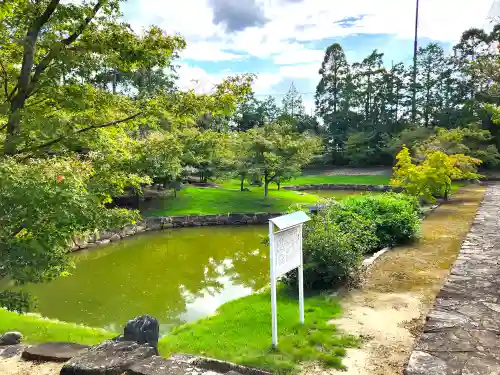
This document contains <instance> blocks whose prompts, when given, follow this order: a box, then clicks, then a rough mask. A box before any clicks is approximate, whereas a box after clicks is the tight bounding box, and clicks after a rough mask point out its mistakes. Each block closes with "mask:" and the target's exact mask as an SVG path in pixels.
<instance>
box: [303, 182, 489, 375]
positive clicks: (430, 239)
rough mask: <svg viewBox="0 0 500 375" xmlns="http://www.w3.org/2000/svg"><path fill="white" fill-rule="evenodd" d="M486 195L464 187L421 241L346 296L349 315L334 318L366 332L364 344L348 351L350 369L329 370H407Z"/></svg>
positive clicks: (392, 373) (395, 253) (388, 258)
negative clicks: (418, 338)
mask: <svg viewBox="0 0 500 375" xmlns="http://www.w3.org/2000/svg"><path fill="white" fill-rule="evenodd" d="M483 195H484V188H482V187H468V188H466V189H462V190H461V191H460V192H459V193H457V194H456V195H455V197H454V200H453V202H451V203H447V204H444V205H442V206H440V207H439V208H438V209H437V210H436V211H434V212H433V213H432V214H431V215H430V216H429V217H428V218H427V219H426V220H425V221H424V222H423V224H422V230H421V238H420V240H419V242H418V243H416V244H414V245H412V246H405V247H400V248H397V249H394V250H392V251H390V252H388V253H386V254H384V255H383V256H382V257H381V258H380V259H379V260H378V261H377V262H376V263H375V265H374V266H373V267H372V268H371V269H370V271H369V272H368V273H367V275H366V278H365V280H364V287H363V288H361V289H359V290H355V291H352V292H349V293H347V294H346V295H345V296H344V297H343V303H342V305H343V309H344V311H345V315H344V317H343V318H341V319H338V320H335V321H332V323H334V324H336V325H337V326H338V327H339V328H340V329H342V330H344V331H345V332H347V333H351V334H356V335H359V336H361V337H362V339H363V344H362V345H361V347H360V348H359V349H350V350H348V351H347V356H346V358H345V360H344V364H345V365H346V367H347V371H346V372H338V371H328V373H330V374H337V373H342V374H345V375H396V374H398V375H399V374H402V373H403V368H404V366H405V364H406V361H407V360H408V357H409V354H410V351H411V349H412V347H413V343H414V341H415V337H417V336H418V335H419V332H420V330H421V329H422V327H423V324H424V321H425V316H426V315H427V312H428V311H429V309H430V307H431V305H432V304H433V303H434V299H435V296H436V294H437V293H438V292H439V290H440V289H441V286H442V285H443V283H444V281H445V279H446V276H447V275H448V273H449V269H450V268H451V265H452V264H453V263H454V261H455V259H456V257H457V254H458V252H459V250H460V245H461V242H462V240H463V238H464V237H465V235H466V234H467V232H468V230H469V227H470V224H471V222H472V220H473V218H474V216H475V214H476V211H477V208H478V207H479V204H480V202H481V200H482V198H483ZM318 370H319V369H318ZM313 372H315V373H325V371H324V370H323V371H313ZM307 373H311V371H310V370H309V371H307Z"/></svg>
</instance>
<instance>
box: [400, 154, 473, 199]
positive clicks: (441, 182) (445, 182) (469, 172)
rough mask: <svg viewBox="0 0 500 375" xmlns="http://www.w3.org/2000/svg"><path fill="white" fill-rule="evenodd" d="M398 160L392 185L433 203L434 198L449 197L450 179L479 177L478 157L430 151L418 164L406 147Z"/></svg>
mask: <svg viewBox="0 0 500 375" xmlns="http://www.w3.org/2000/svg"><path fill="white" fill-rule="evenodd" d="M396 159H397V163H396V166H395V167H394V175H393V178H392V180H391V185H392V186H395V187H402V188H404V190H405V191H406V192H407V193H409V194H411V195H415V196H418V197H419V198H421V199H423V200H424V201H428V202H433V201H435V197H444V198H445V199H448V197H449V195H450V192H451V183H452V181H453V180H478V179H479V178H480V177H481V176H480V175H479V174H478V173H477V168H478V167H479V165H480V164H481V160H479V159H476V158H473V157H471V156H466V155H463V154H456V155H446V154H445V153H444V152H441V151H433V150H429V151H427V152H426V153H425V158H424V160H423V161H422V163H420V164H414V163H413V162H412V160H411V156H410V151H409V150H408V148H407V147H403V149H402V150H401V151H400V152H399V154H398V155H397V156H396Z"/></svg>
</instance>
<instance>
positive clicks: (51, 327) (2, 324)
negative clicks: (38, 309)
mask: <svg viewBox="0 0 500 375" xmlns="http://www.w3.org/2000/svg"><path fill="white" fill-rule="evenodd" d="M7 331H19V332H21V333H22V334H23V336H24V341H25V342H27V343H39V342H46V341H65V342H77V343H80V344H87V345H95V344H98V343H100V342H102V341H104V340H107V339H110V338H113V337H116V336H117V334H116V333H112V332H108V331H105V330H102V329H97V328H88V327H84V326H81V325H77V324H72V323H65V322H59V321H55V320H48V319H43V318H40V317H38V316H36V315H19V314H16V313H14V312H10V311H7V310H4V309H1V308H0V332H7Z"/></svg>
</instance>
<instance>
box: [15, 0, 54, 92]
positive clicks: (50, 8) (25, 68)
mask: <svg viewBox="0 0 500 375" xmlns="http://www.w3.org/2000/svg"><path fill="white" fill-rule="evenodd" d="M59 2H60V0H52V1H51V2H50V3H49V5H47V8H45V11H44V12H43V13H42V14H41V16H40V17H38V18H36V19H35V21H34V22H33V24H32V25H31V27H30V28H29V29H28V32H27V33H26V37H25V40H24V52H23V62H22V65H21V73H20V74H19V78H18V81H17V84H16V86H15V87H14V88H13V89H12V91H11V93H10V94H9V95H8V97H7V99H8V100H11V99H12V98H13V97H14V94H15V92H16V91H18V90H21V92H22V94H23V95H27V93H28V85H29V80H30V74H31V70H32V69H33V61H34V59H35V46H36V42H37V39H38V34H39V33H40V30H41V28H42V27H43V25H45V24H46V23H47V21H48V20H49V18H50V17H51V16H52V14H53V13H54V12H55V10H56V8H57V6H58V5H59ZM18 95H19V92H18Z"/></svg>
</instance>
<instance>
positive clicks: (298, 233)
mask: <svg viewBox="0 0 500 375" xmlns="http://www.w3.org/2000/svg"><path fill="white" fill-rule="evenodd" d="M309 220H310V218H309V217H308V216H307V215H306V214H305V213H304V212H302V211H299V212H295V213H293V214H290V215H284V216H280V217H277V218H274V219H271V220H269V255H270V256H269V259H270V263H271V313H272V336H273V347H274V348H276V347H277V346H278V318H277V304H276V279H277V278H278V277H280V276H283V275H284V274H286V273H287V272H290V271H291V270H293V269H295V268H297V272H298V276H299V277H298V284H299V318H300V322H301V323H304V275H303V274H304V272H303V265H302V224H303V223H305V222H306V221H309ZM274 226H277V227H278V229H279V231H278V232H275V231H274Z"/></svg>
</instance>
